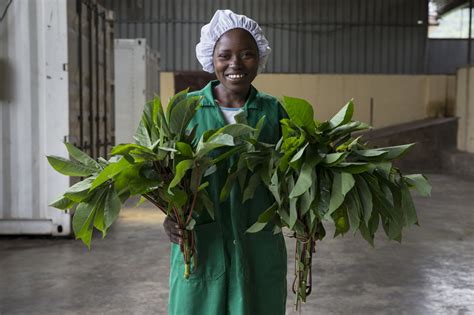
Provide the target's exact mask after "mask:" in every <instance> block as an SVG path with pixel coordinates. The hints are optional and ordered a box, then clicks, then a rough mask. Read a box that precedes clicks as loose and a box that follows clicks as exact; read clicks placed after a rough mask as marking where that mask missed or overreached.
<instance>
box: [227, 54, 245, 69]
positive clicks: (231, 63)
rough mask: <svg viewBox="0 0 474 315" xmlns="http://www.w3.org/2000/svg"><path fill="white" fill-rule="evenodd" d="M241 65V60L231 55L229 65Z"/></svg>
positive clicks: (235, 66)
mask: <svg viewBox="0 0 474 315" xmlns="http://www.w3.org/2000/svg"><path fill="white" fill-rule="evenodd" d="M241 66H242V60H241V59H240V58H239V57H237V56H236V57H233V58H232V59H231V61H230V67H232V68H240V67H241Z"/></svg>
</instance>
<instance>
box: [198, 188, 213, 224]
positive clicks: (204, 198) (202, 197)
mask: <svg viewBox="0 0 474 315" xmlns="http://www.w3.org/2000/svg"><path fill="white" fill-rule="evenodd" d="M198 200H199V202H200V203H202V204H203V205H204V208H205V209H206V210H207V213H208V214H209V216H210V217H211V219H212V220H215V218H214V204H213V203H212V201H211V198H210V197H209V193H208V192H207V191H206V190H202V191H200V192H199V193H198Z"/></svg>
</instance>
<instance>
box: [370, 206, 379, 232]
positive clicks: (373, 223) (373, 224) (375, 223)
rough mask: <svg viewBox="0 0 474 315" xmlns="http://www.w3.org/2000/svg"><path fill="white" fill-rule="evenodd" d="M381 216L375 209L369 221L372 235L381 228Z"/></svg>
mask: <svg viewBox="0 0 474 315" xmlns="http://www.w3.org/2000/svg"><path fill="white" fill-rule="evenodd" d="M379 218H380V217H379V214H378V212H376V211H373V212H372V215H371V217H370V220H369V223H368V228H369V232H370V234H372V235H374V234H375V232H377V229H378V228H379Z"/></svg>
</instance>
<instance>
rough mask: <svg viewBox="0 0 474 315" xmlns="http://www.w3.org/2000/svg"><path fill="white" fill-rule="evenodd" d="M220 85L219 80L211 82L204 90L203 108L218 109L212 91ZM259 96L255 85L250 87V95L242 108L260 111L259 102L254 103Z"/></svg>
mask: <svg viewBox="0 0 474 315" xmlns="http://www.w3.org/2000/svg"><path fill="white" fill-rule="evenodd" d="M218 84H219V81H218V80H213V81H211V82H209V83H208V84H207V85H206V86H205V87H204V88H203V89H202V91H203V95H204V99H203V100H202V102H201V106H202V107H217V106H218V105H217V104H216V101H215V100H214V96H213V95H212V90H213V88H214V87H215V86H216V85H218ZM256 96H257V89H256V88H254V86H253V85H251V86H250V95H249V97H248V99H247V101H245V104H244V107H242V109H243V110H247V109H258V110H260V105H259V104H258V102H254V101H255V98H256Z"/></svg>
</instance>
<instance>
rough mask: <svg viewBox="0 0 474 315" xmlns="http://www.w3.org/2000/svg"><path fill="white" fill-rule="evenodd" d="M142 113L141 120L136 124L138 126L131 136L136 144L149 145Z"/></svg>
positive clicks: (150, 142) (149, 139)
mask: <svg viewBox="0 0 474 315" xmlns="http://www.w3.org/2000/svg"><path fill="white" fill-rule="evenodd" d="M144 115H145V114H143V116H142V120H141V121H140V123H139V124H138V128H137V131H136V132H135V135H134V136H133V139H134V140H135V143H136V144H139V145H142V146H144V147H151V145H152V141H151V138H150V134H149V133H148V129H147V126H146V121H145V117H144Z"/></svg>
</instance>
